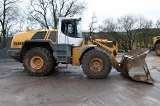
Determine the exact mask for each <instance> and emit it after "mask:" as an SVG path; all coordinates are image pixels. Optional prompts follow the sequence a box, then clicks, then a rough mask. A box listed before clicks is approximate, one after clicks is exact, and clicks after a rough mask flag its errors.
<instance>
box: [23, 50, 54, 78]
mask: <svg viewBox="0 0 160 106" xmlns="http://www.w3.org/2000/svg"><path fill="white" fill-rule="evenodd" d="M23 66H24V69H25V70H26V71H27V72H28V74H29V75H32V76H43V75H46V74H48V73H49V72H50V71H51V70H52V69H53V66H54V62H53V56H52V54H51V53H50V52H49V51H48V50H47V49H45V48H41V47H35V48H32V49H31V50H29V51H28V52H27V53H26V54H25V56H24V58H23Z"/></svg>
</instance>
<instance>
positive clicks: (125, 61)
mask: <svg viewBox="0 0 160 106" xmlns="http://www.w3.org/2000/svg"><path fill="white" fill-rule="evenodd" d="M148 52H149V50H148V49H135V50H131V51H129V52H127V53H126V54H125V55H123V57H122V60H121V62H120V67H121V68H122V70H121V72H122V75H123V76H125V77H129V78H131V79H132V80H135V81H140V82H146V83H153V82H154V80H153V78H152V77H151V75H150V72H149V69H148V67H147V64H146V62H145V58H146V56H147V53H148Z"/></svg>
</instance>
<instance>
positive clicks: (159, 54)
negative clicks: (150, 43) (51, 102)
mask: <svg viewBox="0 0 160 106" xmlns="http://www.w3.org/2000/svg"><path fill="white" fill-rule="evenodd" d="M155 51H156V54H157V56H160V43H159V44H157V45H156V48H155Z"/></svg>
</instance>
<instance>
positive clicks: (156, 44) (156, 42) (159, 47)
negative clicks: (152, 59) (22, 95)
mask: <svg viewBox="0 0 160 106" xmlns="http://www.w3.org/2000/svg"><path fill="white" fill-rule="evenodd" d="M151 50H154V51H155V52H156V55H157V56H160V36H156V37H153V45H152V47H151Z"/></svg>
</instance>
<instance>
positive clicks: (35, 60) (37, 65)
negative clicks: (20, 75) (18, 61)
mask: <svg viewBox="0 0 160 106" xmlns="http://www.w3.org/2000/svg"><path fill="white" fill-rule="evenodd" d="M30 65H31V67H32V68H33V69H36V70H38V69H41V68H42V67H43V65H44V61H43V59H42V58H41V57H40V56H34V57H32V58H31V60H30Z"/></svg>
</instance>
